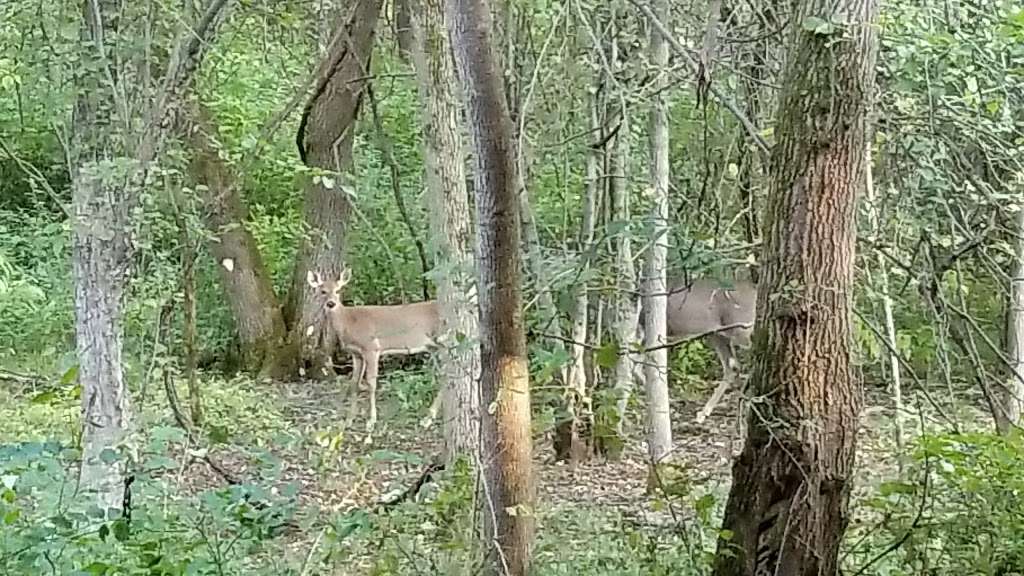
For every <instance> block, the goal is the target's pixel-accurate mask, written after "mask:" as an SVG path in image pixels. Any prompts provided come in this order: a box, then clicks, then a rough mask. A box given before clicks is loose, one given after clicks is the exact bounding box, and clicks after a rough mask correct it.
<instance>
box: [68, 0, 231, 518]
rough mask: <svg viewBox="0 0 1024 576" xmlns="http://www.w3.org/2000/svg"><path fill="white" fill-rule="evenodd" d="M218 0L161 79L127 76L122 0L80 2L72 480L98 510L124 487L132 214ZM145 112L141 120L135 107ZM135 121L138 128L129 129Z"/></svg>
mask: <svg viewBox="0 0 1024 576" xmlns="http://www.w3.org/2000/svg"><path fill="white" fill-rule="evenodd" d="M225 3H226V2H225V0H217V1H215V2H213V3H212V4H210V5H209V6H208V7H207V9H206V11H205V12H204V13H203V14H202V16H201V18H200V19H199V20H198V21H197V22H195V23H194V24H193V25H192V27H191V28H190V30H189V32H188V34H186V35H184V36H183V38H184V39H183V40H182V41H180V42H179V43H178V45H177V46H176V47H175V50H174V53H173V54H174V56H173V57H172V58H170V65H169V67H168V70H167V73H166V74H165V76H164V77H163V79H162V83H163V85H162V87H161V88H160V89H159V90H158V91H156V93H155V97H154V98H153V99H152V100H150V99H149V95H150V92H149V89H150V88H151V87H150V86H141V85H138V84H137V83H132V82H129V81H128V80H129V79H135V78H138V75H137V73H136V72H137V71H136V70H133V69H131V66H132V64H131V63H132V62H134V61H135V60H134V59H133V58H131V57H130V56H131V55H132V50H133V48H132V47H130V46H128V45H127V44H119V43H118V42H117V39H118V38H119V37H125V34H128V33H130V32H131V30H126V29H117V25H118V24H119V21H118V16H119V14H120V4H119V3H117V2H111V1H104V0H98V1H97V0H89V1H86V2H83V3H82V30H81V43H80V44H81V46H82V50H81V59H82V62H81V63H82V66H81V67H80V68H81V69H80V70H79V74H78V75H76V77H75V79H76V83H77V84H78V96H77V99H76V101H75V104H74V108H73V113H72V125H71V131H72V138H71V141H70V143H69V149H68V156H69V161H70V164H71V195H72V229H73V232H72V236H73V240H72V252H71V258H72V281H73V283H74V292H75V296H74V308H75V345H76V349H77V352H78V362H79V369H78V378H79V382H80V383H81V386H82V464H81V471H80V477H79V488H80V489H81V490H83V491H84V492H87V493H91V494H93V495H94V499H95V503H96V504H97V505H98V506H99V507H100V509H102V510H104V511H107V510H109V509H121V508H122V506H123V502H124V498H125V497H126V496H127V494H128V485H127V484H126V478H125V469H126V467H125V460H124V459H123V458H122V457H119V456H118V455H117V451H118V449H119V448H120V447H121V444H122V442H123V441H124V440H125V438H126V434H127V431H128V427H129V423H130V414H131V410H130V407H129V402H128V397H127V394H126V390H125V381H124V372H123V368H122V350H123V334H122V326H121V317H122V311H123V298H124V296H125V290H126V288H127V285H128V282H129V279H130V277H131V263H132V259H133V256H134V254H133V252H134V251H133V238H132V229H133V226H134V224H135V223H134V222H133V217H132V214H133V213H134V212H135V210H136V209H137V208H138V207H139V203H140V197H141V192H142V189H143V186H144V185H145V183H146V180H147V174H148V170H149V168H150V166H151V164H152V163H153V162H154V161H155V160H156V158H157V157H158V156H159V154H160V151H161V150H162V149H163V145H164V143H165V141H166V136H167V133H168V131H169V130H170V127H171V126H172V125H173V123H174V115H173V110H174V109H175V106H176V103H177V100H178V97H179V96H180V93H181V91H182V90H183V89H184V88H185V86H186V85H187V84H188V83H189V81H190V80H191V78H192V76H193V73H194V71H195V68H196V66H198V64H199V62H200V61H201V59H202V56H203V54H204V48H205V46H207V45H208V43H209V42H210V41H211V38H212V36H213V33H214V31H215V29H216V25H217V24H218V23H219V21H220V15H221V13H222V11H223V9H224V5H225ZM143 109H145V110H148V111H149V114H148V116H147V117H146V118H137V117H135V116H134V114H133V111H135V110H143ZM135 126H145V127H146V130H145V131H144V132H135V131H134V127H135Z"/></svg>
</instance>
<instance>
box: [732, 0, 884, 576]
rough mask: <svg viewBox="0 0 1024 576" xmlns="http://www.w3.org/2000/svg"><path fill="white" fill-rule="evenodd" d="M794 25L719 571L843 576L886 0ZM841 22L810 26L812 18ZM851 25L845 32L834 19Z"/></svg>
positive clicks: (799, 17) (814, 9) (834, 9)
mask: <svg viewBox="0 0 1024 576" xmlns="http://www.w3.org/2000/svg"><path fill="white" fill-rule="evenodd" d="M795 8H796V9H795V13H794V16H793V22H794V25H793V26H791V27H790V28H789V34H790V36H789V39H788V41H789V51H788V56H787V60H786V65H785V71H784V75H783V81H782V86H783V87H784V88H783V91H782V94H781V98H780V104H779V109H778V118H777V124H776V134H777V138H778V141H777V143H776V145H775V148H774V151H773V158H772V169H771V176H772V178H771V188H770V194H769V201H768V218H767V235H766V237H765V246H764V249H763V250H764V251H763V258H762V262H763V263H764V268H763V276H762V278H761V281H760V283H759V288H760V290H759V293H758V303H757V314H758V318H757V322H756V325H757V327H758V328H757V333H756V335H755V343H754V356H755V367H754V371H753V374H752V378H751V387H752V390H753V394H754V395H757V396H760V397H762V398H763V399H764V402H762V403H759V404H758V406H760V408H759V409H758V410H756V411H755V410H751V414H750V417H749V420H748V430H749V433H748V436H747V440H746V444H745V446H744V448H743V452H742V453H741V454H740V456H739V458H738V459H737V460H736V462H735V464H734V466H733V484H732V488H731V490H730V493H729V501H728V504H727V506H726V511H725V518H724V520H723V528H724V529H725V530H727V531H728V533H730V534H731V538H728V539H725V538H723V539H720V540H719V543H718V555H717V557H716V562H715V569H714V573H715V574H716V575H718V576H726V575H748V576H753V575H755V574H786V575H792V576H802V575H804V576H811V575H814V576H819V575H822V574H830V575H831V574H836V573H837V572H838V567H837V563H838V559H837V556H838V551H839V545H840V543H841V541H842V538H843V533H844V531H845V530H846V526H847V524H848V522H849V511H848V503H849V497H850V491H851V486H852V480H853V478H852V476H853V464H854V459H855V454H856V434H857V422H858V417H859V414H860V408H861V404H862V398H861V396H862V392H861V387H860V383H859V382H858V381H857V379H856V377H855V375H854V373H853V371H852V369H851V366H850V353H851V343H850V340H851V333H850V329H851V326H850V308H851V300H852V291H853V264H854V247H855V242H854V241H855V237H856V226H855V217H854V216H855V204H856V195H857V192H858V190H859V189H860V188H861V187H862V186H863V185H864V176H865V141H866V138H867V135H868V133H869V131H868V127H867V123H868V122H867V110H869V109H870V104H871V100H872V94H873V90H874V80H875V60H876V54H877V36H876V32H875V30H874V28H873V26H874V21H875V17H876V15H877V10H878V7H877V3H876V1H875V0H840V1H838V2H831V1H826V0H803V1H801V2H798V3H797V5H796V7H795ZM812 18H814V19H817V21H819V22H821V21H823V22H826V23H830V24H829V26H831V28H829V27H821V26H813V25H811V24H814V22H815V21H814V20H811V19H812ZM837 22H844V24H836V23H837Z"/></svg>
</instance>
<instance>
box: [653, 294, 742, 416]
mask: <svg viewBox="0 0 1024 576" xmlns="http://www.w3.org/2000/svg"><path fill="white" fill-rule="evenodd" d="M668 292H669V296H668V317H667V324H668V326H667V328H668V337H669V340H670V341H671V340H673V339H682V338H694V337H700V338H702V339H703V340H704V342H705V343H706V344H708V345H709V346H710V347H711V348H712V349H713V350H714V351H715V354H716V355H717V356H718V360H719V361H720V362H721V363H722V382H721V383H720V384H719V385H718V386H717V387H716V388H715V391H714V392H713V393H712V394H711V398H710V399H708V402H707V404H705V405H704V407H703V408H702V409H701V410H700V412H698V413H697V419H696V421H697V422H698V423H701V422H703V421H704V420H706V419H707V417H708V416H710V415H711V412H712V411H714V409H715V407H716V406H717V405H718V403H719V402H720V401H721V399H722V396H723V395H724V394H725V392H726V391H727V390H728V389H729V387H730V386H731V385H732V382H733V380H734V379H735V377H736V370H737V369H738V368H739V362H737V360H736V347H740V348H749V347H750V336H751V334H752V333H753V330H754V317H755V314H756V306H757V286H755V285H754V284H753V283H752V282H750V281H747V280H739V281H736V282H734V283H733V286H732V287H731V288H728V287H726V286H723V285H722V283H720V282H717V281H715V280H711V279H707V278H703V279H699V280H695V281H693V282H690V283H682V282H678V283H675V285H674V286H673V287H672V288H671V289H670V290H669V291H668Z"/></svg>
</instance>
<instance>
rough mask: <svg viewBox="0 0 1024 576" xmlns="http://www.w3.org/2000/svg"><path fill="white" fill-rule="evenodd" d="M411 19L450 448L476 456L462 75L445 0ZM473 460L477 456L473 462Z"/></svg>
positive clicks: (422, 6) (424, 5)
mask: <svg viewBox="0 0 1024 576" xmlns="http://www.w3.org/2000/svg"><path fill="white" fill-rule="evenodd" d="M416 8H417V10H416V16H415V17H414V18H413V22H412V26H413V38H414V39H413V48H414V49H413V67H414V68H415V69H416V78H417V81H418V82H419V86H420V97H421V100H422V101H423V104H424V111H425V114H424V122H423V123H424V128H425V131H424V144H425V147H424V148H425V149H424V151H425V154H424V156H425V160H426V176H427V185H428V188H429V190H430V202H429V203H430V205H431V210H430V219H431V229H432V230H433V238H432V244H433V248H434V252H435V254H436V255H437V257H436V258H435V262H436V263H437V268H438V269H439V272H440V274H439V275H438V279H437V283H438V290H437V293H438V301H439V303H440V307H441V322H442V325H443V327H444V330H443V332H444V336H443V337H442V338H441V341H442V343H443V346H442V347H441V350H440V352H439V353H438V355H437V356H438V359H439V364H440V373H441V378H440V380H441V384H440V389H439V391H438V394H439V395H440V396H439V399H440V401H441V405H442V415H443V426H444V437H445V455H446V458H447V459H448V461H449V462H451V461H453V460H454V459H455V458H457V457H459V456H468V457H470V458H471V460H472V458H473V456H475V455H476V454H477V447H478V445H479V442H480V391H479V389H478V388H477V379H478V378H479V374H480V348H479V337H480V335H479V326H478V320H477V310H478V306H477V294H476V292H477V291H476V278H475V266H474V260H473V223H472V222H471V221H470V211H469V210H470V208H469V192H468V191H467V189H466V178H465V169H464V162H463V158H464V157H465V155H464V153H463V146H462V134H461V132H460V128H459V99H458V94H457V90H458V84H457V82H458V78H457V77H456V75H455V62H454V60H453V59H452V52H451V48H452V47H451V41H450V40H449V38H448V32H447V29H446V27H445V22H444V2H443V0H422V1H421V2H420V3H419V5H418V6H416ZM474 463H475V462H474Z"/></svg>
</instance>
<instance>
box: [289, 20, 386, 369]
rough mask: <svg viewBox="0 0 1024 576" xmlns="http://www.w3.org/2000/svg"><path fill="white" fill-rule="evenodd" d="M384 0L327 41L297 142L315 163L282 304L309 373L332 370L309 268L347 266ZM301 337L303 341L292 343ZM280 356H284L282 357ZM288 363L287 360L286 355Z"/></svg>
mask: <svg viewBox="0 0 1024 576" xmlns="http://www.w3.org/2000/svg"><path fill="white" fill-rule="evenodd" d="M380 9H381V0H359V2H358V3H357V4H356V5H355V7H354V8H353V10H352V12H351V14H350V15H349V17H348V19H347V20H345V21H342V22H340V23H339V24H338V26H339V27H341V29H339V30H338V31H337V32H336V33H335V34H334V35H333V37H332V39H331V42H330V44H329V45H328V48H327V57H326V59H325V62H324V63H323V64H322V65H321V72H322V74H320V75H319V80H318V82H317V84H316V86H315V89H314V90H313V94H312V96H311V97H310V99H309V101H308V102H307V103H306V106H305V109H304V110H303V113H302V117H301V120H300V122H299V130H298V134H297V136H296V144H297V145H298V148H299V156H300V157H301V158H302V161H303V162H305V163H306V165H307V166H309V167H310V168H313V169H314V170H315V172H316V173H315V174H314V175H312V176H310V177H309V179H308V180H307V181H306V184H305V188H306V190H305V196H304V204H303V219H304V222H305V223H306V225H307V228H308V230H307V233H306V238H305V239H304V240H303V241H302V242H301V244H300V246H299V252H298V255H297V257H296V258H295V268H294V272H293V274H292V282H291V289H290V291H289V293H288V302H287V305H286V307H285V309H284V319H285V323H286V325H287V326H288V327H289V329H290V335H289V341H290V345H292V346H296V347H297V349H298V350H299V351H300V353H301V355H302V359H303V360H308V361H310V363H311V364H312V370H311V371H310V372H309V374H310V375H311V376H313V377H317V378H320V377H326V376H328V375H329V371H328V369H327V366H329V364H330V358H329V355H330V353H331V351H332V350H333V348H334V341H333V337H332V335H331V331H330V330H328V329H327V323H326V322H321V321H320V320H321V312H322V311H321V310H320V306H319V303H318V300H317V299H316V298H313V294H312V292H311V291H310V290H309V287H308V286H307V284H306V272H307V271H310V270H312V271H315V272H318V273H319V274H321V275H322V276H323V277H324V278H337V277H338V275H339V274H340V273H341V270H342V268H343V266H344V254H343V250H344V248H345V232H346V228H347V224H348V217H349V213H350V210H351V207H350V206H349V201H350V198H349V193H350V192H351V190H352V189H353V185H352V182H351V173H350V170H351V168H352V141H353V137H354V135H355V122H356V117H357V114H358V112H359V107H360V102H361V101H362V98H363V92H364V89H365V84H366V82H368V81H369V79H368V70H369V64H370V54H371V52H372V50H373V41H374V31H375V30H376V27H377V20H378V17H379V15H380ZM299 342H302V343H303V344H304V345H302V346H297V343H299ZM283 360H284V359H283ZM288 363H290V362H288Z"/></svg>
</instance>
